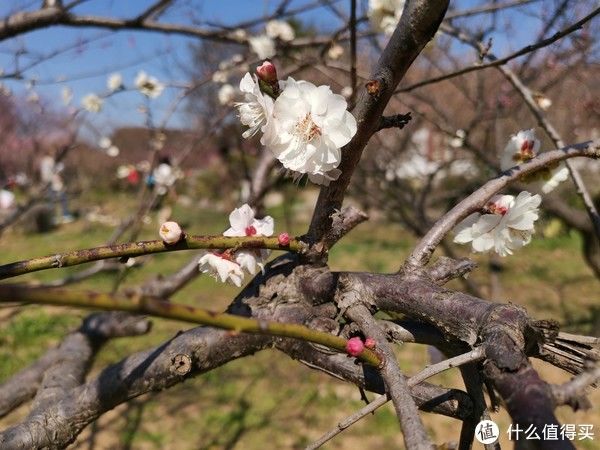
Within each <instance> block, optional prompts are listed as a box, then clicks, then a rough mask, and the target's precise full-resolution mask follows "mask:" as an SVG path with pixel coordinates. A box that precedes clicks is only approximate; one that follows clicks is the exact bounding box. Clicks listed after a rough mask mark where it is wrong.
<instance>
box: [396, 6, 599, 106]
mask: <svg viewBox="0 0 600 450" xmlns="http://www.w3.org/2000/svg"><path fill="white" fill-rule="evenodd" d="M598 14H600V8H596V9H595V10H593V11H592V12H591V13H590V14H588V15H587V16H585V17H584V18H582V19H581V20H579V21H577V22H575V23H574V24H573V25H571V26H569V27H567V28H565V29H564V30H562V31H559V32H557V33H555V34H554V35H552V36H551V37H549V38H547V39H544V40H542V41H540V42H538V43H536V44H532V45H527V46H525V47H523V48H522V49H520V50H518V51H516V52H514V53H511V54H510V55H508V56H505V57H504V58H500V59H496V60H494V61H492V62H490V63H487V64H476V65H473V66H470V67H465V68H464V69H460V70H457V71H456V72H452V73H447V74H444V75H440V76H438V77H433V78H429V79H427V80H423V81H419V82H418V83H414V84H411V85H409V86H406V87H402V88H400V89H397V90H396V92H395V94H398V93H400V92H409V91H412V90H414V89H417V88H420V87H423V86H427V85H428V84H434V83H439V82H440V81H444V80H449V79H450V78H454V77H458V76H460V75H464V74H466V73H469V72H474V71H476V70H482V69H487V68H489V67H498V66H502V65H504V64H506V63H507V62H509V61H511V60H513V59H515V58H518V57H519V56H523V55H526V54H527V53H531V52H534V51H536V50H539V49H540V48H543V47H547V46H548V45H550V44H553V43H554V42H556V41H558V40H559V39H561V38H563V37H565V36H567V35H569V34H571V33H573V32H574V31H577V30H580V29H581V27H582V26H583V25H584V24H585V23H587V22H589V21H590V20H591V19H593V18H594V17H596V16H597V15H598ZM440 29H442V30H448V29H449V28H447V25H446V24H443V25H442V26H441V27H440Z"/></svg>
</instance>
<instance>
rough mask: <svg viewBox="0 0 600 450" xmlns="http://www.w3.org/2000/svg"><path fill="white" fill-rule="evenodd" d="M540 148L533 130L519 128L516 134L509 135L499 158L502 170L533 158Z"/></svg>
mask: <svg viewBox="0 0 600 450" xmlns="http://www.w3.org/2000/svg"><path fill="white" fill-rule="evenodd" d="M539 150H540V141H539V139H537V138H536V137H535V131H534V130H533V129H530V130H521V131H519V132H518V133H517V134H516V135H514V136H511V138H510V139H509V141H508V144H506V147H505V148H504V152H503V153H502V158H501V160H500V168H501V169H502V170H507V169H510V168H511V167H514V166H516V165H518V164H522V163H524V162H527V161H529V160H530V159H532V158H534V157H535V156H536V155H537V154H538V152H539Z"/></svg>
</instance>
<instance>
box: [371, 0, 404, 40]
mask: <svg viewBox="0 0 600 450" xmlns="http://www.w3.org/2000/svg"><path fill="white" fill-rule="evenodd" d="M404 3H405V1H404V0H369V11H368V16H369V22H370V23H371V26H372V27H373V29H374V30H375V31H377V32H382V33H384V34H385V35H386V36H391V35H392V33H394V30H395V29H396V26H397V25H398V22H400V17H401V16H402V11H403V10H404Z"/></svg>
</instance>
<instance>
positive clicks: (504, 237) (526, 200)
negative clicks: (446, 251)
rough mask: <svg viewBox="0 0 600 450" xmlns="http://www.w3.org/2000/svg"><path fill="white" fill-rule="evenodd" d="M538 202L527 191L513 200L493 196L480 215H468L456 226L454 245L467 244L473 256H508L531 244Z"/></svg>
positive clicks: (504, 196)
mask: <svg viewBox="0 0 600 450" xmlns="http://www.w3.org/2000/svg"><path fill="white" fill-rule="evenodd" d="M541 201H542V198H541V197H540V196H539V195H537V194H536V195H531V194H530V193H529V192H527V191H523V192H521V193H520V194H519V195H518V196H517V197H516V198H515V197H514V196H512V195H496V196H494V197H492V198H491V199H490V201H489V203H488V204H487V205H486V207H485V208H484V209H483V211H482V212H476V213H473V214H471V215H470V216H468V217H467V218H466V219H464V220H463V221H462V222H461V223H459V224H458V225H457V226H456V228H455V230H454V231H455V233H456V236H455V237H454V242H456V243H458V244H467V243H469V242H470V243H471V245H472V248H473V251H475V252H487V251H490V250H492V249H493V250H494V251H495V252H496V253H498V254H499V255H500V256H507V255H511V254H512V253H513V250H515V249H517V248H520V247H523V246H525V245H527V244H528V243H529V242H530V241H531V236H532V234H533V233H534V223H535V221H536V220H537V219H538V217H539V206H540V202H541Z"/></svg>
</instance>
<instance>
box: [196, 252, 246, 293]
mask: <svg viewBox="0 0 600 450" xmlns="http://www.w3.org/2000/svg"><path fill="white" fill-rule="evenodd" d="M198 264H199V269H200V271H201V272H202V273H208V274H210V275H211V276H213V277H215V279H218V280H221V282H222V283H225V282H227V281H229V282H231V283H233V284H235V285H236V286H237V287H240V286H241V285H242V281H243V280H244V272H242V269H241V267H240V266H239V264H237V263H235V262H233V261H230V260H229V259H228V257H227V254H226V253H222V254H219V253H207V254H206V255H204V256H203V257H202V258H200V260H199V261H198Z"/></svg>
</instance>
